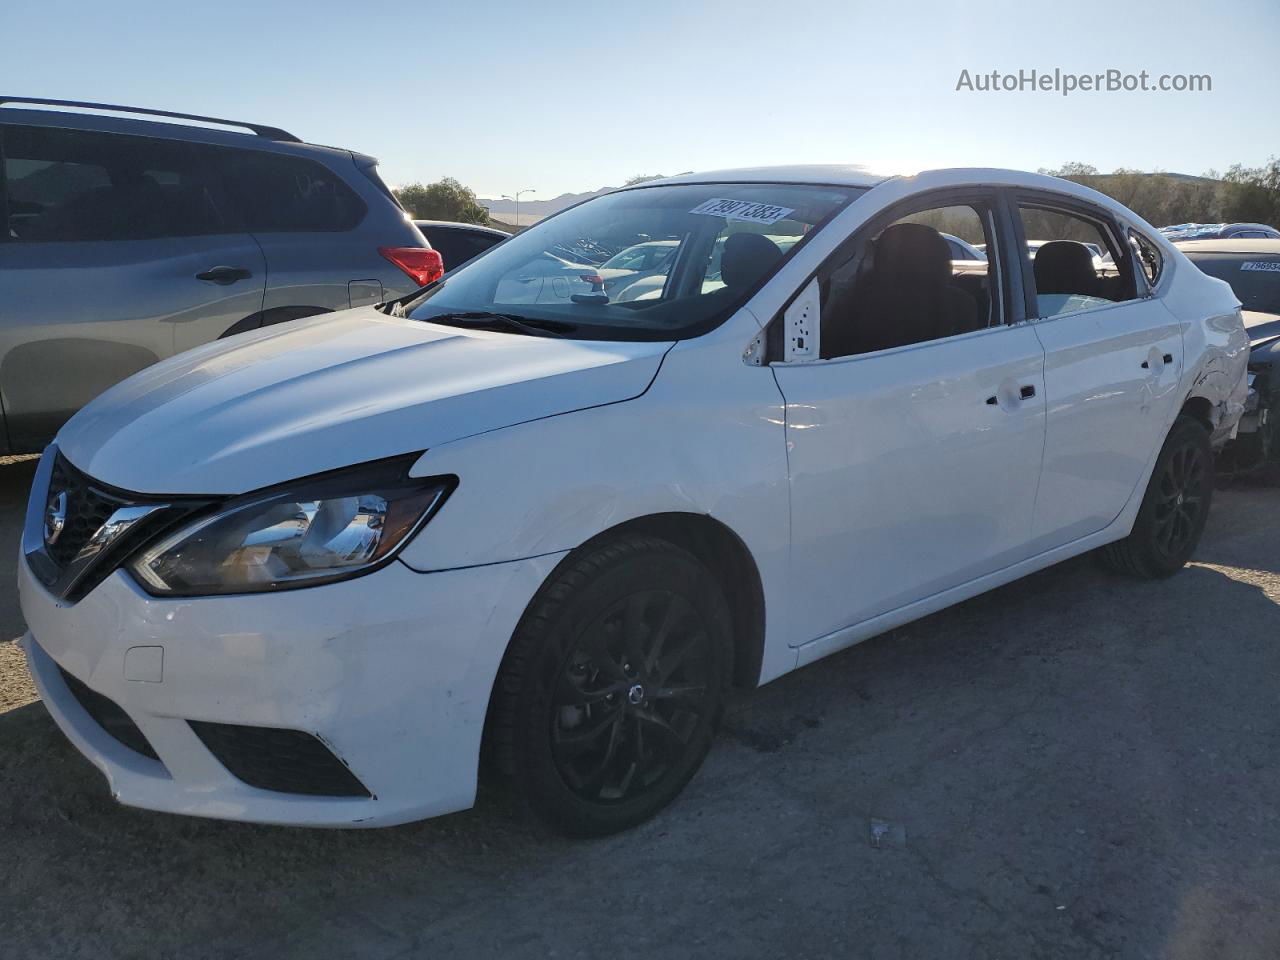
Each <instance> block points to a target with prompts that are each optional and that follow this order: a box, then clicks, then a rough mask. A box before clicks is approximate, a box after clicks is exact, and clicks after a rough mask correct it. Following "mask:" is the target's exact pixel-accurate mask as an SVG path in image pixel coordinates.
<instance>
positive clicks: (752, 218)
mask: <svg viewBox="0 0 1280 960" xmlns="http://www.w3.org/2000/svg"><path fill="white" fill-rule="evenodd" d="M689 212H690V213H697V214H701V215H702V216H704V217H724V218H725V219H726V220H741V221H744V222H746V223H765V224H768V223H777V222H778V221H779V220H781V219H782V218H783V217H785V216H786V215H787V214H789V213H794V212H795V207H776V206H774V205H773V204H771V203H755V202H753V201H751V200H725V199H723V198H722V197H713V198H712V199H710V200H705V201H703V202H702V203H700V204H698V205H697V206H696V207H694V208H693V209H692V210H690V211H689Z"/></svg>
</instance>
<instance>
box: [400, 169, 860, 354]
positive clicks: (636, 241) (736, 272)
mask: <svg viewBox="0 0 1280 960" xmlns="http://www.w3.org/2000/svg"><path fill="white" fill-rule="evenodd" d="M861 192H862V191H861V190H859V189H857V188H840V187H827V186H802V185H796V184H770V183H736V184H724V183H721V184H680V185H670V186H658V187H644V188H641V189H638V190H624V191H621V192H618V193H612V194H607V195H605V196H603V197H597V198H596V199H594V200H590V201H588V202H586V203H584V204H581V205H579V206H577V207H574V208H572V209H570V210H566V211H565V212H564V213H561V214H558V215H556V216H554V217H551V218H549V219H547V220H544V221H543V222H541V223H538V224H536V225H535V226H533V227H530V228H529V229H528V230H526V231H524V232H523V233H520V234H518V235H516V236H514V237H512V238H511V239H510V240H508V241H507V242H506V243H504V244H503V245H502V246H501V247H497V248H495V249H494V250H493V251H492V252H491V253H488V254H486V255H485V256H484V257H482V258H480V259H478V260H476V261H475V262H474V263H473V264H470V265H468V266H466V267H464V268H463V269H461V270H459V271H457V272H456V273H452V274H449V275H448V276H447V277H446V278H445V279H444V280H443V281H441V282H440V283H438V284H436V285H435V286H434V287H432V288H430V289H429V290H427V291H426V292H424V293H423V294H422V295H421V296H420V297H419V298H417V299H416V300H414V301H412V302H410V303H409V304H407V305H406V310H407V312H408V313H409V316H411V317H413V318H414V319H416V320H434V321H437V322H441V323H461V324H464V325H475V324H485V323H487V322H494V323H496V325H497V326H499V327H500V328H501V329H503V330H507V331H510V332H523V333H527V334H530V335H538V331H539V330H540V329H545V330H547V331H552V330H554V331H555V332H556V333H557V334H558V335H561V336H571V337H578V338H585V339H611V340H674V339H680V338H683V337H689V336H696V335H697V334H699V333H704V332H706V331H707V330H710V329H711V328H712V327H714V326H716V325H717V324H718V323H720V322H721V321H722V320H724V319H725V318H726V317H727V316H728V315H729V314H730V313H731V312H732V311H733V310H735V309H737V307H739V306H740V305H741V304H742V303H743V302H744V301H745V300H746V299H747V297H749V296H750V295H751V294H752V293H753V292H754V291H755V290H756V289H757V288H758V287H759V286H760V284H761V283H762V282H763V281H764V280H766V279H767V278H768V277H769V276H771V275H772V274H773V273H774V272H775V271H776V270H777V268H778V266H779V265H780V264H781V263H782V261H783V260H784V259H785V257H786V256H787V255H788V254H789V252H790V251H791V250H792V249H793V248H794V247H795V246H797V245H798V244H799V243H800V242H801V241H802V240H804V239H805V238H806V237H807V236H808V235H809V234H810V233H811V232H812V231H813V230H814V229H815V228H816V227H819V226H821V225H822V224H824V223H826V221H827V220H829V219H830V218H831V217H832V216H834V215H835V214H836V213H837V212H839V211H840V210H841V209H843V208H844V206H845V205H847V204H848V203H849V202H850V200H852V199H853V198H854V197H855V196H857V195H858V194H859V193H861ZM504 318H505V319H504ZM510 318H515V319H517V320H519V321H521V322H522V323H523V324H524V326H523V327H517V326H515V325H514V324H512V323H511V321H510Z"/></svg>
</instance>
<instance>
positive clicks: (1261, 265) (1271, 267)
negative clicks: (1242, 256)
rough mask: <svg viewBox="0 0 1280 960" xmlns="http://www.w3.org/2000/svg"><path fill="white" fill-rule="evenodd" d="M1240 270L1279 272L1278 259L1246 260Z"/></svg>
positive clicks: (1279, 262)
mask: <svg viewBox="0 0 1280 960" xmlns="http://www.w3.org/2000/svg"><path fill="white" fill-rule="evenodd" d="M1240 269H1241V270H1261V271H1263V272H1264V273H1280V260H1246V261H1245V262H1244V263H1242V264H1240Z"/></svg>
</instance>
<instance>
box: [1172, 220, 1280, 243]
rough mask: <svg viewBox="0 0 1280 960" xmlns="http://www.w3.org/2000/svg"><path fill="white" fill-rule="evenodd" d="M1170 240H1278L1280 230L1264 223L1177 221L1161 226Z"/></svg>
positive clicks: (1279, 238)
mask: <svg viewBox="0 0 1280 960" xmlns="http://www.w3.org/2000/svg"><path fill="white" fill-rule="evenodd" d="M1160 232H1161V233H1162V234H1164V235H1165V238H1166V239H1168V240H1172V241H1175V242H1176V241H1180V240H1280V230H1277V229H1276V228H1275V227H1269V226H1267V225H1266V224H1265V223H1179V224H1175V225H1173V226H1169V227H1161V228H1160Z"/></svg>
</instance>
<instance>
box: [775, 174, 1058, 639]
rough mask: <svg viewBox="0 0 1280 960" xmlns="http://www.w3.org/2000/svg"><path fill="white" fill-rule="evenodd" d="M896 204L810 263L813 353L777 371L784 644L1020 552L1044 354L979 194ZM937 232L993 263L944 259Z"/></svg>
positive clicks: (1039, 422) (1037, 452)
mask: <svg viewBox="0 0 1280 960" xmlns="http://www.w3.org/2000/svg"><path fill="white" fill-rule="evenodd" d="M897 213H898V211H893V212H891V213H890V214H888V215H886V219H887V220H888V221H889V223H888V224H887V225H886V224H885V223H884V222H877V223H874V224H871V225H869V226H868V227H867V228H866V229H865V231H863V232H864V233H866V234H868V235H867V236H866V237H865V241H863V240H860V239H859V237H857V236H855V238H853V241H852V243H851V244H849V245H846V248H845V250H846V252H844V253H837V254H836V255H835V256H834V257H833V258H832V263H831V264H829V265H828V266H827V267H824V268H823V270H821V271H819V275H818V280H819V285H820V289H821V293H822V302H821V330H822V351H821V352H822V359H820V360H818V361H817V362H804V363H795V362H782V363H775V364H773V367H772V369H773V371H774V375H775V376H776V377H777V381H778V385H779V387H780V389H781V391H782V394H783V397H784V398H785V401H786V434H787V444H788V450H789V471H790V485H791V505H792V506H791V521H792V556H791V565H792V574H793V576H792V581H791V594H792V600H793V603H792V606H791V609H792V610H793V611H794V612H795V617H796V620H797V623H796V628H797V629H796V631H795V633H794V634H793V638H794V642H797V643H804V642H808V641H810V640H814V639H818V638H820V637H823V636H825V635H827V634H830V633H832V632H834V631H837V630H840V629H841V628H843V627H847V626H851V625H853V624H856V623H860V622H862V621H865V620H868V619H870V618H873V617H876V616H878V615H880V614H884V613H888V612H889V611H892V610H895V609H897V608H899V607H903V606H905V605H907V604H910V603H913V602H915V601H917V600H922V599H925V598H927V597H930V596H932V595H934V594H936V593H939V592H941V591H944V590H947V589H948V588H951V587H955V586H958V585H960V584H963V583H965V582H967V581H970V580H973V579H974V578H977V577H981V576H983V575H984V574H987V573H991V572H993V571H996V570H999V569H1001V568H1003V567H1006V566H1008V565H1010V564H1012V563H1016V562H1017V561H1019V560H1022V559H1024V558H1025V557H1026V556H1028V548H1027V541H1028V539H1029V537H1030V532H1031V524H1032V516H1033V510H1034V504H1035V497H1036V486H1037V482H1038V478H1039V473H1040V458H1041V455H1042V452H1043V443H1044V424H1045V404H1044V381H1043V362H1044V353H1043V350H1042V349H1041V346H1040V342H1039V340H1038V339H1037V338H1036V334H1035V331H1034V330H1032V329H1031V327H1030V326H1029V325H1028V324H1026V323H1020V322H1014V323H1009V322H1008V321H1010V320H1013V321H1017V320H1020V319H1021V318H1020V315H1019V314H1020V311H1017V310H1014V311H1010V310H1008V309H1006V306H1005V305H1006V304H1007V303H1008V302H1009V300H1010V297H1009V295H1008V289H1007V287H1006V285H1005V284H1003V283H1002V282H1001V273H1002V271H1001V269H1000V266H1001V264H1000V262H999V261H998V260H996V259H994V258H995V257H997V256H998V251H1000V249H1001V244H1000V243H999V242H998V237H997V235H998V236H999V237H1003V236H1004V233H1005V231H1004V230H1003V229H997V224H999V223H1000V222H1001V219H1000V217H999V216H998V215H997V212H996V211H994V210H993V209H992V208H991V206H990V205H989V204H988V203H987V202H985V200H984V198H981V197H979V198H977V199H975V200H973V201H971V202H966V203H959V202H951V203H948V204H947V205H945V206H935V207H931V208H926V209H915V210H914V211H908V215H905V216H901V217H898V218H897V219H896V220H895V219H894V218H895V216H896V214H897ZM944 233H946V234H948V235H956V236H961V238H962V239H964V240H966V241H967V242H968V243H970V244H978V243H985V244H986V248H985V249H986V250H987V251H988V256H990V257H992V258H993V259H992V260H991V261H990V262H989V263H988V264H987V266H986V268H985V269H978V270H976V271H975V269H974V264H973V263H972V262H966V263H964V265H963V267H962V266H961V265H959V264H957V265H955V266H954V267H953V266H952V265H951V261H950V253H949V252H948V245H947V243H946V240H945V238H944V236H943V234H944ZM842 258H843V260H844V262H843V263H842V262H840V261H841V259H842ZM867 263H870V268H869V269H868V267H867ZM895 339H897V340H901V341H904V342H901V343H895Z"/></svg>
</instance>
